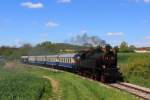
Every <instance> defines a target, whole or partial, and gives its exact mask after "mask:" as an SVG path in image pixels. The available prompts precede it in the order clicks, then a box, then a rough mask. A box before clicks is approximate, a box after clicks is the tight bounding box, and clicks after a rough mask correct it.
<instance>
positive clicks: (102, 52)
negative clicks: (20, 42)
mask: <svg viewBox="0 0 150 100" xmlns="http://www.w3.org/2000/svg"><path fill="white" fill-rule="evenodd" d="M21 62H23V63H28V64H36V65H44V66H48V67H52V68H56V69H63V70H68V71H72V72H74V73H77V74H80V75H83V76H86V77H90V78H93V79H96V80H100V81H101V82H116V81H122V75H121V73H120V72H119V69H118V68H117V49H116V48H112V47H111V46H110V45H106V46H105V47H104V48H102V47H97V48H91V49H86V50H82V51H80V52H78V53H74V54H59V55H47V56H22V57H21Z"/></svg>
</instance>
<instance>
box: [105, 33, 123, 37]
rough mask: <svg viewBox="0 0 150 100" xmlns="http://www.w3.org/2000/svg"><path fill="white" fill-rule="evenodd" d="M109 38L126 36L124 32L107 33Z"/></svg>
mask: <svg viewBox="0 0 150 100" xmlns="http://www.w3.org/2000/svg"><path fill="white" fill-rule="evenodd" d="M107 35H108V36H122V35H124V33H123V32H108V33H107Z"/></svg>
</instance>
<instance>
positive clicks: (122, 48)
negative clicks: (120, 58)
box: [119, 41, 129, 52]
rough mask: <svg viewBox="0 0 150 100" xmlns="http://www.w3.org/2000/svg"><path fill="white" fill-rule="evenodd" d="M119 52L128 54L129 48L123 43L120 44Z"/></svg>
mask: <svg viewBox="0 0 150 100" xmlns="http://www.w3.org/2000/svg"><path fill="white" fill-rule="evenodd" d="M119 51H120V52H129V47H128V44H127V43H126V42H125V41H123V42H122V43H121V44H120V49H119Z"/></svg>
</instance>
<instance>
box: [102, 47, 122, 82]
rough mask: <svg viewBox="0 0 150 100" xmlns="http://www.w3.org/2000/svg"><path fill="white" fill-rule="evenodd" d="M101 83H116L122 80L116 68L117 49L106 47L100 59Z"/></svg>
mask: <svg viewBox="0 0 150 100" xmlns="http://www.w3.org/2000/svg"><path fill="white" fill-rule="evenodd" d="M102 62H103V63H102V68H101V81H102V82H116V81H121V80H122V75H121V73H120V72H119V69H118V67H117V48H113V49H112V47H111V46H110V45H106V47H105V50H104V55H103V57H102Z"/></svg>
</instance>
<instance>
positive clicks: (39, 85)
mask: <svg viewBox="0 0 150 100" xmlns="http://www.w3.org/2000/svg"><path fill="white" fill-rule="evenodd" d="M51 92H52V91H51V85H50V81H49V80H47V79H44V78H40V77H37V76H34V75H31V74H26V73H22V72H19V71H17V70H10V69H4V68H2V66H1V67H0V100H40V99H44V100H45V99H46V98H48V97H50V94H51Z"/></svg>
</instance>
